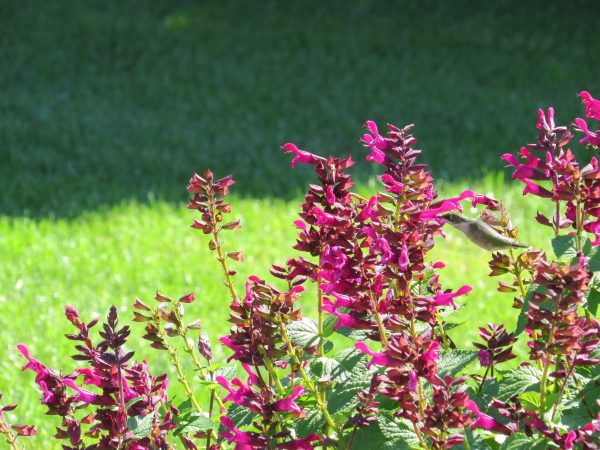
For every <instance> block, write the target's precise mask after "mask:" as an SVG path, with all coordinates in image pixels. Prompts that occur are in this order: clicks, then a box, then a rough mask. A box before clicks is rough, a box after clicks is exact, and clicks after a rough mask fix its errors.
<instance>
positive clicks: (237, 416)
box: [227, 403, 254, 428]
mask: <svg viewBox="0 0 600 450" xmlns="http://www.w3.org/2000/svg"><path fill="white" fill-rule="evenodd" d="M227 417H229V418H230V419H231V421H232V422H233V424H234V425H235V427H236V428H240V427H243V426H244V425H249V424H251V423H252V419H253V418H254V413H253V412H252V411H250V410H249V409H247V408H244V407H243V406H241V405H236V404H235V403H234V404H232V405H231V406H230V407H229V409H227Z"/></svg>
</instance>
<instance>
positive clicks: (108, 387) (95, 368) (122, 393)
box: [18, 306, 172, 450]
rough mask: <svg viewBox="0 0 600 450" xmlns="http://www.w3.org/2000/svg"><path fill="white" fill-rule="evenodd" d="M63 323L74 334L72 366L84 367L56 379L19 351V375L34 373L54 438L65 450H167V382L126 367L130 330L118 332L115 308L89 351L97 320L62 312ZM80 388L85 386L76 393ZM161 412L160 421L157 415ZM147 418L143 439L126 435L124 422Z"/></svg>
mask: <svg viewBox="0 0 600 450" xmlns="http://www.w3.org/2000/svg"><path fill="white" fill-rule="evenodd" d="M65 314H66V316H67V319H68V320H69V321H70V322H71V323H72V324H73V325H74V326H75V327H76V328H77V330H78V332H77V333H75V334H69V335H67V338H68V339H70V340H72V341H75V342H76V343H77V345H76V346H75V348H76V350H77V353H76V354H75V355H73V359H74V360H76V361H82V362H85V363H86V364H87V366H88V367H84V368H79V369H76V370H75V371H73V372H71V373H70V374H68V375H62V374H60V373H59V372H56V371H54V370H52V369H50V368H48V367H46V366H45V365H44V364H42V363H41V362H39V361H38V360H36V359H35V358H33V357H32V356H31V355H30V354H29V351H28V350H27V348H26V347H25V346H24V345H19V347H18V348H19V351H20V352H21V353H22V354H23V356H25V358H26V359H27V360H28V363H27V364H26V365H25V366H24V367H23V370H26V369H29V370H31V371H33V372H35V373H36V383H37V384H38V386H39V388H40V389H41V391H42V404H44V405H45V406H46V407H47V408H48V413H49V414H52V415H58V416H60V417H62V423H61V425H60V426H58V427H57V432H56V438H58V439H63V440H66V441H68V443H67V444H64V445H63V448H64V449H65V450H83V449H90V450H92V449H119V448H128V449H135V450H145V449H148V450H150V449H156V448H159V449H167V448H169V447H168V444H167V441H166V437H167V434H168V431H169V429H170V428H171V427H172V417H171V412H170V411H168V403H167V391H166V390H167V384H168V383H167V377H166V375H161V376H158V377H154V376H152V375H151V374H150V373H149V371H148V365H147V363H146V362H145V361H144V362H143V363H133V364H132V363H130V360H131V358H132V356H133V353H132V352H129V353H127V352H125V350H124V348H123V346H124V344H125V343H126V341H127V338H128V336H129V333H130V330H129V327H128V326H124V327H121V328H120V327H119V326H118V319H117V311H116V308H114V307H112V308H111V309H110V312H109V314H108V317H107V321H106V323H104V324H102V330H101V331H100V332H99V334H100V337H101V339H100V341H99V342H98V344H96V345H94V344H93V341H92V337H91V336H90V330H91V329H92V328H93V327H94V326H95V325H96V324H97V320H93V321H92V322H89V323H87V324H86V323H84V322H82V321H81V319H80V317H79V313H78V312H77V310H76V309H75V308H73V307H70V306H68V307H66V308H65ZM80 378H81V381H80V383H83V385H86V386H88V388H83V387H81V385H80V384H78V383H77V380H79V379H80ZM164 408H167V411H168V412H167V413H166V414H165V415H163V414H162V413H161V409H164ZM141 417H150V419H151V420H149V422H148V428H147V430H146V433H145V434H146V435H145V436H140V435H135V434H133V433H132V432H131V431H130V430H129V425H128V420H130V419H136V418H141Z"/></svg>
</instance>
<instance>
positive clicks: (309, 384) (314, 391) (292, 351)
mask: <svg viewBox="0 0 600 450" xmlns="http://www.w3.org/2000/svg"><path fill="white" fill-rule="evenodd" d="M279 328H280V330H281V337H282V340H283V343H284V344H286V345H287V348H288V351H289V354H290V356H291V358H292V361H294V364H295V365H296V366H297V367H298V371H299V372H300V375H301V376H302V379H303V380H304V383H305V384H306V387H308V389H309V390H310V391H311V392H312V394H313V396H314V397H315V401H316V403H317V407H318V408H319V410H320V411H321V412H322V413H323V417H324V418H325V421H326V422H327V424H328V425H329V426H330V427H331V429H333V430H334V431H335V432H336V433H337V434H338V436H341V430H340V429H339V427H338V426H337V425H336V423H335V421H334V420H333V418H332V417H331V415H330V414H329V411H328V410H327V405H326V404H325V402H324V401H323V399H322V398H321V394H320V392H319V390H318V389H317V387H316V386H315V385H314V383H313V382H312V380H311V379H310V377H309V376H308V375H307V374H306V372H305V370H304V367H303V366H302V362H301V361H300V359H299V358H298V355H297V354H296V349H295V347H294V346H293V344H292V341H291V340H290V338H289V336H288V334H287V330H286V328H285V324H284V323H283V321H281V319H279Z"/></svg>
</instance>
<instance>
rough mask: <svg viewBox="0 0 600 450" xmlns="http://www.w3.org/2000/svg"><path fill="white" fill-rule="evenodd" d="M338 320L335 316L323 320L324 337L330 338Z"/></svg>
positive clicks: (328, 316)
mask: <svg viewBox="0 0 600 450" xmlns="http://www.w3.org/2000/svg"><path fill="white" fill-rule="evenodd" d="M337 321H338V318H337V317H335V316H331V315H327V316H325V318H324V319H323V337H329V336H331V335H332V334H333V332H334V331H335V330H334V329H333V327H334V325H335V324H336V323H337Z"/></svg>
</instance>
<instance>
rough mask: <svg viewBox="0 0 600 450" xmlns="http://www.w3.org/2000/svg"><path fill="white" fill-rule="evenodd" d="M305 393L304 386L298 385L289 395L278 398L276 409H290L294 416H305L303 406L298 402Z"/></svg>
mask: <svg viewBox="0 0 600 450" xmlns="http://www.w3.org/2000/svg"><path fill="white" fill-rule="evenodd" d="M303 393H304V388H303V387H302V386H296V387H295V388H294V390H293V392H292V393H291V394H290V396H289V397H286V398H283V399H281V400H278V401H277V402H275V404H274V409H275V411H289V412H291V413H292V415H293V416H294V417H304V416H305V414H304V413H303V412H302V408H300V406H298V405H297V404H296V399H297V398H298V397H300V396H301V395H302V394H303Z"/></svg>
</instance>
